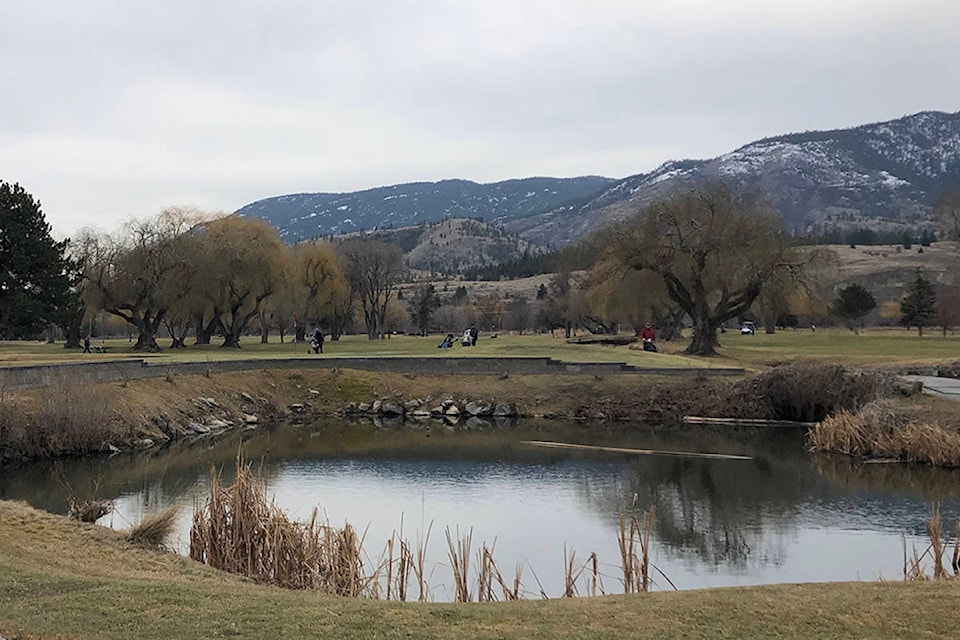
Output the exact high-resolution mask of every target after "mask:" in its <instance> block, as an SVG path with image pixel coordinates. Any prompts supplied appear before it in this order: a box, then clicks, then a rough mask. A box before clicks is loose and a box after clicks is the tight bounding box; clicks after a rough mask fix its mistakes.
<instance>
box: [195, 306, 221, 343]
mask: <svg viewBox="0 0 960 640" xmlns="http://www.w3.org/2000/svg"><path fill="white" fill-rule="evenodd" d="M196 320H197V324H196V330H195V333H196V336H197V337H196V340H194V341H193V344H210V340H212V339H213V334H215V333H216V332H217V327H218V325H219V324H220V314H219V313H216V312H215V313H214V314H213V318H211V319H210V322H209V323H207V324H204V323H203V314H202V313H201V314H200V315H198V316H197V317H196Z"/></svg>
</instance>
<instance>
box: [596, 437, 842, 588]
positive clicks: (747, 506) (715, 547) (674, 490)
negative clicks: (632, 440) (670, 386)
mask: <svg viewBox="0 0 960 640" xmlns="http://www.w3.org/2000/svg"><path fill="white" fill-rule="evenodd" d="M711 438H712V439H714V440H716V439H717V436H716V435H715V434H714V435H712V436H711ZM664 444H669V443H664ZM675 444H676V445H680V444H681V443H675ZM684 444H686V448H690V445H691V441H690V439H689V438H688V439H685V440H684ZM692 444H694V445H696V444H697V443H692ZM714 444H716V443H714ZM784 444H785V441H783V440H777V439H773V440H764V439H761V438H753V439H751V438H745V439H743V441H742V442H740V443H739V444H736V443H735V440H728V441H726V442H725V446H724V447H723V449H725V450H726V452H728V453H734V452H739V453H745V454H748V455H751V456H753V459H752V460H749V461H742V460H715V459H695V458H680V457H670V456H645V457H642V458H638V459H636V460H635V461H633V462H632V464H630V466H629V471H628V472H625V473H622V474H620V475H619V476H618V478H617V479H616V481H615V482H613V483H599V484H596V485H590V486H587V487H585V488H584V499H585V500H586V501H587V502H588V503H589V504H590V505H591V506H592V507H593V508H595V509H599V510H600V512H601V514H602V516H603V517H604V518H606V519H608V520H610V521H613V520H615V519H616V517H617V513H618V512H619V511H620V510H621V509H624V508H625V507H629V506H630V505H635V507H634V508H636V509H639V510H644V509H648V508H650V507H655V508H656V511H657V517H656V523H655V533H656V536H657V540H658V541H659V542H660V543H661V544H662V545H664V551H665V552H666V553H668V554H670V555H675V556H677V557H678V558H681V559H683V558H687V559H688V560H689V564H690V565H700V564H701V563H703V564H705V565H706V566H713V567H716V566H719V565H725V566H727V567H730V568H733V569H739V570H745V569H746V568H747V566H748V565H750V564H759V565H771V564H772V565H778V564H781V563H782V562H783V561H784V560H785V554H786V550H785V548H786V547H785V544H784V542H785V537H786V536H789V535H793V534H795V532H796V530H797V517H796V516H797V513H798V510H799V508H800V505H801V503H802V502H803V501H804V500H805V499H806V498H807V497H808V496H809V495H810V493H811V492H817V491H821V490H822V489H823V484H824V483H823V481H822V479H820V478H819V476H818V475H817V474H816V473H815V472H814V471H813V469H812V468H811V467H810V465H809V462H808V460H807V458H806V456H805V454H804V453H803V451H802V449H800V448H799V447H796V446H795V444H794V446H789V444H788V447H787V448H784V446H783V445H784ZM664 448H666V447H664ZM699 450H710V449H706V448H699ZM713 450H714V451H716V450H717V449H713Z"/></svg>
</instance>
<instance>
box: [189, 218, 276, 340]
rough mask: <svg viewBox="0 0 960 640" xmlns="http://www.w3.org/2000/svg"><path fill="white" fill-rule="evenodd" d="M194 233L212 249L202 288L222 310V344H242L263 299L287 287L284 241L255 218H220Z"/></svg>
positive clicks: (271, 228) (220, 323) (209, 298)
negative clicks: (241, 341)
mask: <svg viewBox="0 0 960 640" xmlns="http://www.w3.org/2000/svg"><path fill="white" fill-rule="evenodd" d="M191 235H192V236H194V237H196V238H201V239H202V241H203V244H205V246H208V247H210V248H211V249H212V251H211V252H209V253H207V254H206V256H207V260H206V262H205V264H206V265H207V266H206V268H205V270H204V275H203V284H202V286H204V287H205V288H206V295H207V297H208V300H209V301H210V304H211V306H212V307H214V308H216V309H217V310H218V313H219V329H220V332H221V333H222V334H223V344H222V345H221V346H222V347H239V346H240V337H241V336H242V335H243V334H244V332H245V331H246V330H247V327H248V326H249V324H250V321H251V320H252V319H253V318H255V317H257V315H258V314H259V313H260V309H261V307H262V306H263V303H264V301H265V300H266V299H267V298H269V297H270V296H272V295H273V294H274V293H276V292H277V291H278V290H279V289H281V288H282V287H283V286H285V283H286V280H287V272H286V269H285V262H284V246H283V243H282V242H281V241H280V238H279V237H278V236H277V232H276V230H275V229H274V228H273V227H271V226H270V225H269V224H267V223H266V222H264V221H262V220H257V219H254V218H234V217H226V218H220V219H218V220H213V221H211V222H207V223H205V224H203V225H202V226H200V227H198V228H196V229H194V230H193V231H192V233H191Z"/></svg>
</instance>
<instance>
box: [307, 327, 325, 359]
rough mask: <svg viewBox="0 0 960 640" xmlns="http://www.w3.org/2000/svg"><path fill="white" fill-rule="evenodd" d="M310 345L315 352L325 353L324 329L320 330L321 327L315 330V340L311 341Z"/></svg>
mask: <svg viewBox="0 0 960 640" xmlns="http://www.w3.org/2000/svg"><path fill="white" fill-rule="evenodd" d="M310 346H311V347H313V352H314V353H323V331H320V327H317V328H316V329H314V330H313V340H311V341H310Z"/></svg>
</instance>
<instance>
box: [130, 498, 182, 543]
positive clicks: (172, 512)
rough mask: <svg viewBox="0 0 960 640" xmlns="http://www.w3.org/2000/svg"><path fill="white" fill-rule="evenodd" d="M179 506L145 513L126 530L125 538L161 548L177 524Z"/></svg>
mask: <svg viewBox="0 0 960 640" xmlns="http://www.w3.org/2000/svg"><path fill="white" fill-rule="evenodd" d="M179 513H180V508H179V507H177V506H176V505H173V506H170V507H167V508H166V509H164V510H162V511H157V512H155V513H150V514H147V515H145V516H144V517H143V518H142V519H141V520H140V522H138V523H137V524H135V525H134V526H132V527H130V529H129V530H128V531H127V532H126V536H127V540H129V541H130V542H132V543H134V544H138V545H141V546H144V547H153V548H156V549H161V548H163V546H164V544H165V543H166V541H167V538H169V537H170V535H171V534H172V533H173V532H174V530H175V529H176V526H177V515H178V514H179Z"/></svg>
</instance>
